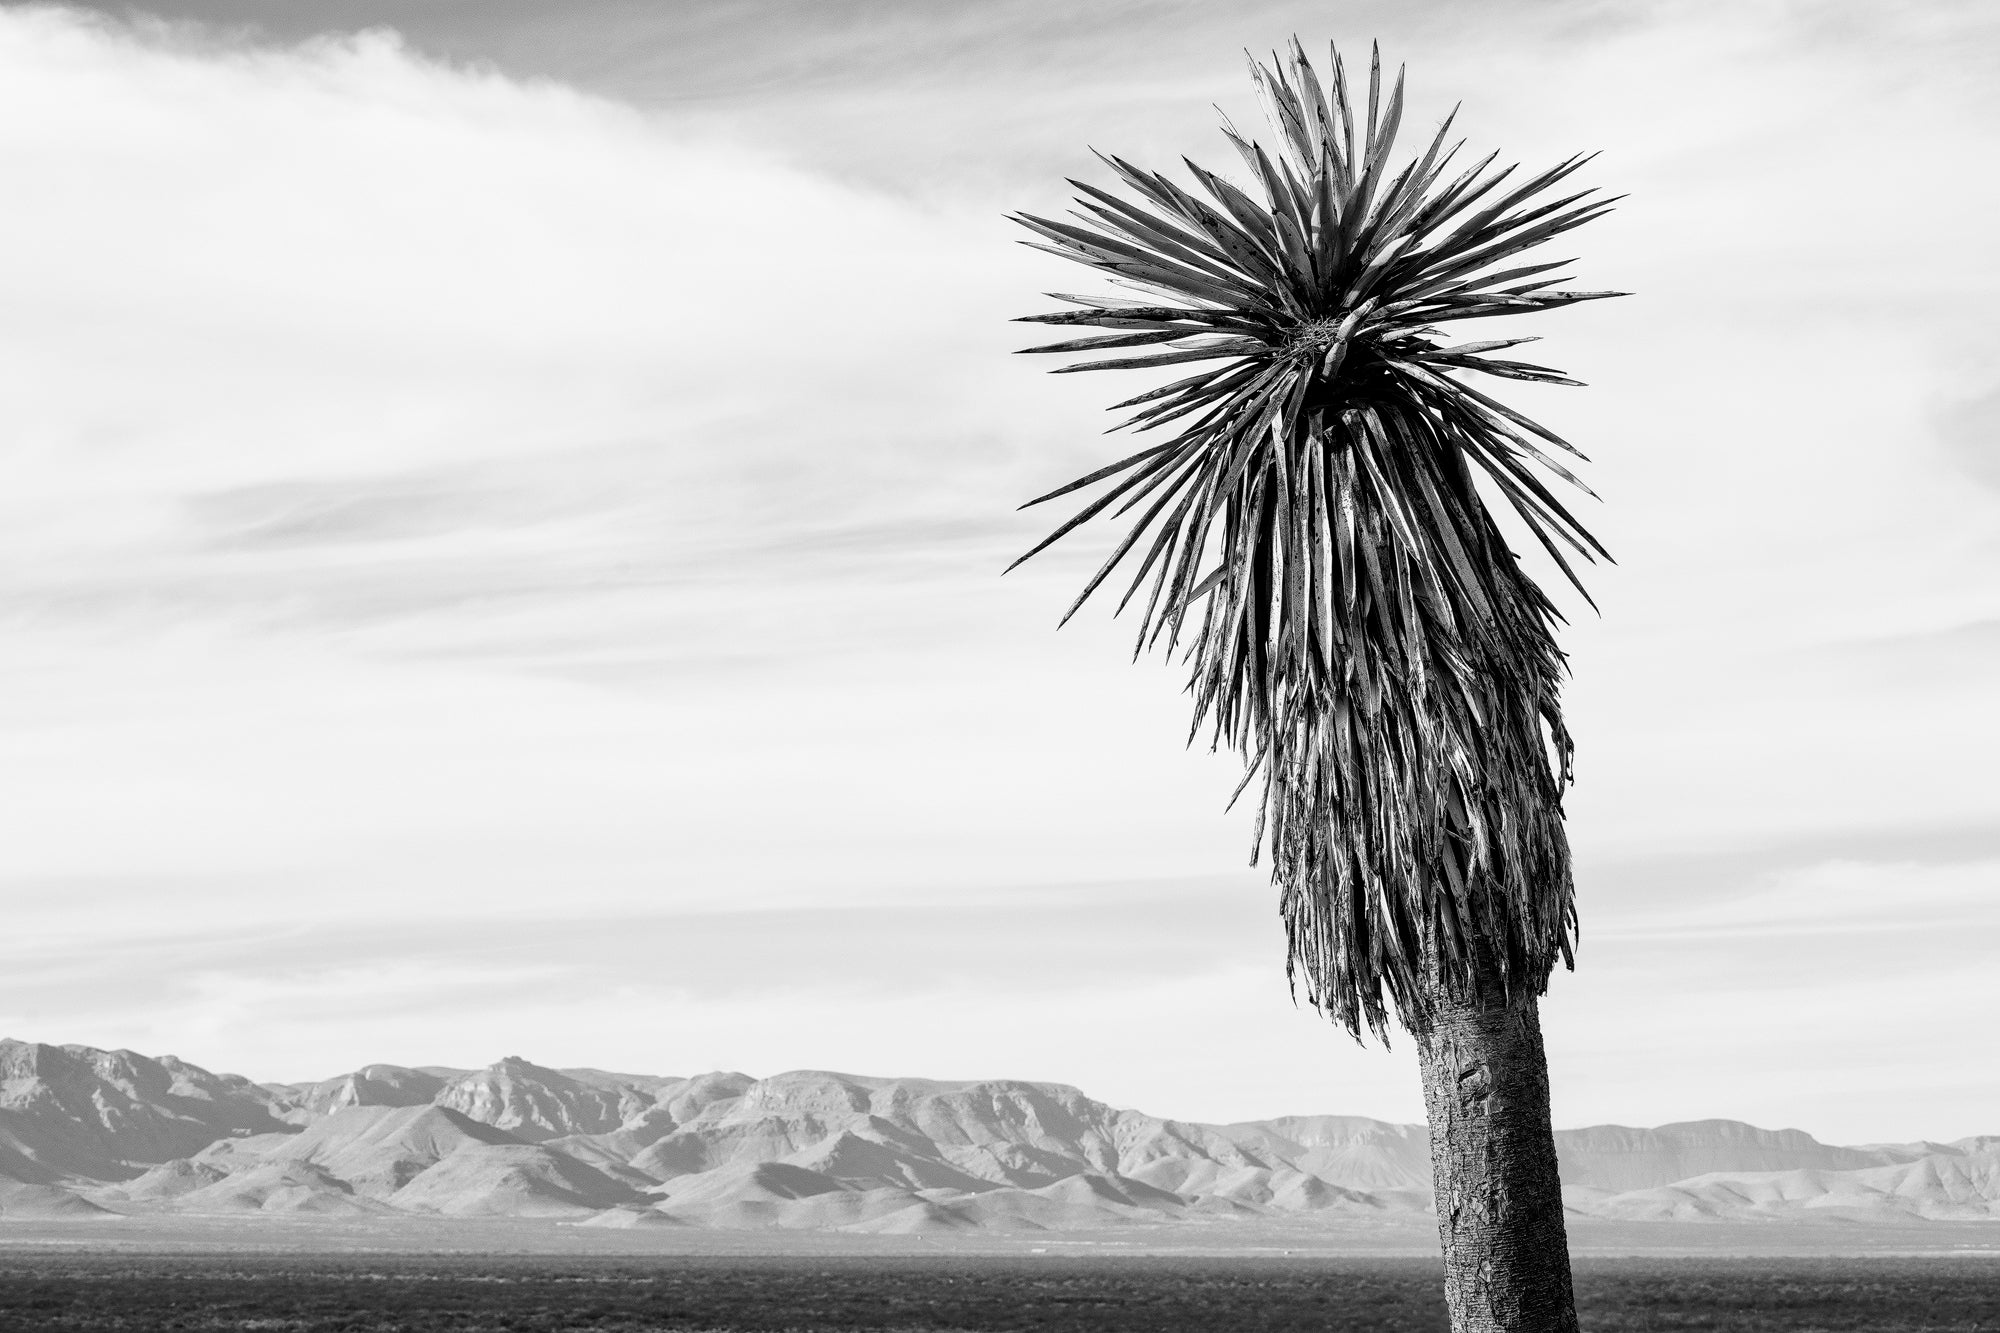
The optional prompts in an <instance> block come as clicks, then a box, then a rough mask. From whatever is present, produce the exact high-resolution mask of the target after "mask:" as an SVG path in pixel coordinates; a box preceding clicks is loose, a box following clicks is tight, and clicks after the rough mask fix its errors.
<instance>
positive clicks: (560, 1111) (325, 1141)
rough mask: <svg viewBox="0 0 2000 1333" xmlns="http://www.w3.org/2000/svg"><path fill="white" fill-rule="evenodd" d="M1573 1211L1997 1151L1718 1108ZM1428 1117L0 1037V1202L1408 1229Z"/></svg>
mask: <svg viewBox="0 0 2000 1333" xmlns="http://www.w3.org/2000/svg"><path fill="white" fill-rule="evenodd" d="M1557 1141H1558V1152H1559V1154H1560V1156H1561V1158H1562V1170H1563V1180H1564V1183H1565V1196H1566V1198H1567V1200H1568V1202H1569V1204H1570V1206H1571V1209H1572V1210H1573V1211H1574V1212H1577V1213H1581V1214H1584V1215H1589V1216H1597V1217H1605V1218H1615V1219H1622V1220H1628V1221H1706V1220H1745V1219H1776V1218H1791V1219H1799V1218H1814V1219H1824V1220H1830V1221H1831V1220H1842V1221H1870V1222H1898V1221H1937V1220H1954V1219H1967V1220H1993V1219H2000V1139H1997V1138H1991V1137H1987V1138H1977V1139H1965V1140H1960V1141H1958V1142H1957V1143H1949V1144H1939V1143H1914V1144H1886V1145H1881V1144H1878V1145H1869V1146H1865V1147H1837V1146H1833V1145H1828V1144H1822V1143H1820V1142H1818V1141H1817V1140H1815V1139H1813V1138H1812V1137H1811V1136H1809V1135H1807V1134H1804V1133H1802V1132H1800V1131H1798V1130H1765V1129H1758V1128H1756V1127H1754V1126H1751V1125H1745V1124H1741V1123H1739V1122H1735V1121H1727V1120H1711V1121H1698V1122H1690V1123H1685V1124H1677V1125H1664V1126H1660V1127H1658V1128H1653V1129H1634V1128H1627V1127H1623V1126H1615V1125H1600V1126H1594V1127H1591V1128H1587V1129H1577V1130H1564V1131H1559V1132H1558V1134H1557ZM1429 1208H1430V1166H1429V1157H1428V1148H1427V1141H1426V1137H1425V1131H1424V1128H1423V1127H1422V1126H1421V1125H1395V1124H1388V1123H1385V1122H1382V1121H1377V1120H1369V1119H1365V1118H1362V1117H1356V1116H1294V1117H1285V1118H1281V1119H1276V1120H1263V1121H1252V1122H1246V1123H1241V1124H1229V1125H1210V1124H1198V1123H1194V1122H1187V1121H1176V1120H1167V1119H1162V1118H1159V1117H1156V1116H1150V1115H1146V1114H1143V1113H1141V1112H1137V1111H1131V1110H1120V1109H1117V1108H1114V1107H1111V1106H1107V1105H1105V1104H1104V1103H1102V1102H1098V1101H1095V1100H1093V1099H1092V1098H1089V1097H1087V1096H1085V1095H1084V1094H1083V1093H1081V1092H1079V1091H1077V1090H1076V1089H1075V1088H1071V1087H1066V1086H1063V1085H1060V1084H1050V1083H1029V1082H1020V1081H1012V1080H993V1081H984V1082H938V1081H934V1080H925V1079H889V1078H866V1077H859V1076H855V1075H848V1074H836V1073H828V1072H822V1071H813V1070H799V1071H793V1072H790V1073H785V1074H778V1075H775V1076H773V1077H770V1078H764V1079H755V1078H751V1077H749V1076H748V1075H745V1074H737V1073H710V1074H703V1075H699V1076H697V1077H693V1078H667V1077H654V1076H647V1075H630V1074H614V1073H609V1072H606V1071H602V1070H591V1069H567V1070H558V1069H550V1068H545V1067H543V1066H540V1065H536V1064H533V1063H531V1062H530V1061H527V1060H524V1059H521V1058H519V1057H515V1056H510V1057H508V1058H506V1059H503V1060H501V1061H499V1062H498V1063H496V1064H494V1065H493V1066H491V1067H490V1068H487V1069H483V1070H459V1069H446V1068H437V1067H431V1068H424V1069H406V1068H402V1067H399V1066H394V1065H368V1066H365V1067H364V1068H362V1069H358V1070H355V1071H353V1072H352V1073H349V1074H345V1075H342V1076H340V1077H338V1078H333V1079H328V1080H325V1081H322V1082H318V1083H311V1084H300V1085H288V1084H257V1083H252V1082H250V1081H249V1080H248V1079H244V1078H240V1077H237V1076H234V1075H219V1074H212V1073H210V1072H208V1071H207V1070H204V1069H200V1068H198V1067H196V1066H194V1065H190V1064H187V1063H185V1062H184V1061H180V1060H177V1059H174V1058H173V1057H161V1058H158V1059H154V1058H150V1057H147V1056H142V1055H137V1054H134V1053H133V1052H130V1051H99V1050H94V1049H92V1048H89V1047H84V1046H60V1047H58V1046H45V1045H37V1044H33V1043H25V1042H15V1041H4V1042H0V1217H12V1218H60V1217H66V1216H97V1217H102V1216H103V1215H104V1214H106V1213H118V1214H187V1215H194V1214H244V1213H263V1214H326V1215H335V1216H348V1217H356V1218H365V1217H368V1216H371V1215H373V1216H383V1217H392V1216H397V1215H409V1214H417V1215H425V1216H435V1217H481V1216H484V1217H495V1216H499V1217H543V1218H556V1219H563V1220H568V1221H572V1222H575V1223H578V1224H581V1225H587V1226H602V1227H684V1226H702V1227H730V1228H832V1229H842V1230H850V1231H880V1232H901V1233H924V1232H933V1231H954V1230H968V1229H1000V1230H1036V1229H1083V1228H1099V1227H1107V1226H1128V1225H1139V1224H1155V1223H1167V1222H1175V1221H1193V1220H1208V1221H1223V1220H1227V1219H1231V1218H1254V1217H1265V1216H1273V1215H1297V1214H1302V1213H1324V1214H1331V1215H1337V1216H1343V1217H1347V1218H1350V1219H1353V1220H1356V1221H1366V1220H1381V1221H1394V1220H1399V1219H1400V1220H1403V1221H1411V1220H1421V1218H1422V1217H1423V1216H1424V1215H1425V1213H1426V1212H1427V1211H1428V1209H1429Z"/></svg>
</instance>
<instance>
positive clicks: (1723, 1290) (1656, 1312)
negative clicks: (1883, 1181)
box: [0, 1253, 2000, 1333]
mask: <svg viewBox="0 0 2000 1333" xmlns="http://www.w3.org/2000/svg"><path fill="white" fill-rule="evenodd" d="M1439 1281H1440V1278H1439V1268H1438V1264H1437V1262H1436V1261H1435V1260H1429V1259H1410V1258H1393V1257H1382V1258H1374V1257H1368V1258H1359V1257H1347V1258H1326V1257H1319V1258H1290V1259H1285V1258H1252V1257H1243V1258H1185V1257H1168V1256H1152V1257H1146V1256H1129V1257H1119V1258H1072V1257H1068V1256H1062V1255H1056V1256H1034V1257H1000V1256H972V1255H962V1256H944V1255H939V1256H935V1257H931V1256H906V1257H888V1256H869V1257H861V1256H850V1255H837V1256H820V1257H812V1256H794V1257H784V1258H779V1257H761V1258H760V1257H746V1256H714V1255H702V1256H688V1255H682V1256H660V1257H651V1258H638V1257H601V1256H576V1257H565V1258H548V1257H522V1256H475V1255H409V1254H381V1255H365V1254H347V1255H312V1256H297V1255H294V1256H267V1255H214V1254H210V1255H190V1254H177V1255H166V1254H160V1255H147V1254H124V1255H103V1254H94V1255H93V1254H46V1255H23V1254H18V1253H16V1254H8V1255H0V1330H4V1333H44V1331H48V1333H53V1331H54V1330H63V1331H64V1333H68V1331H69V1330H139V1329H177V1330H188V1331H189V1333H193V1331H194V1330H224V1329H228V1330H238V1329H242V1330H249V1329H260V1330H287V1331H288V1333H388V1331H389V1330H397V1331H398V1333H404V1331H407V1333H418V1331H419V1330H422V1331H423V1333H429V1331H430V1330H453V1333H486V1331H487V1330H492V1331H494V1333H499V1331H500V1330H507V1331H508V1333H553V1330H558V1329H562V1330H568V1329H588V1330H596V1331H597V1333H638V1331H639V1330H647V1331H648V1333H653V1331H662V1333H663V1331H664V1330H690V1331H691V1330H729V1331H730V1333H738V1331H743V1333H748V1331H750V1330H758V1331H759V1333H766V1331H775V1330H794V1331H797V1333H805V1331H807V1330H814V1331H816V1330H863V1329H881V1330H887V1329H896V1330H980V1331H982V1333H984V1331H987V1330H996V1331H997V1330H1014V1329H1035V1330H1050V1331H1051V1333H1070V1331H1072V1330H1073V1331H1074V1333H1084V1331H1085V1330H1088V1331H1089V1333H1139V1331H1140V1330H1146V1331H1147V1333H1151V1331H1152V1330H1162V1329H1189V1330H1196V1333H1237V1331H1238V1330H1241V1331H1242V1333H1266V1331H1270V1333H1276V1331H1277V1330H1294V1329H1298V1330H1304V1329H1312V1330H1315V1333H1326V1331H1327V1330H1357V1331H1358V1330H1376V1329H1385V1330H1391V1329H1392V1330H1432V1329H1435V1330H1443V1329H1445V1328H1446V1323H1445V1317H1444V1306H1443V1302H1442V1300H1441V1298H1440V1296H1439V1294H1438V1291H1439ZM1577 1287H1578V1298H1579V1300H1578V1304H1579V1309H1580V1313H1581V1315H1582V1320H1583V1326H1584V1328H1585V1329H1586V1330H1593V1331H1595V1333H1622V1331H1623V1330H1640V1329H1647V1330H1651V1329H1660V1330H1668V1329H1671V1330H1682V1329H1702V1330H1744V1333H1749V1330H1757V1331H1758V1333H1787V1331H1796V1333H1807V1331H1808V1330H1812V1331H1814V1333H1848V1331H1849V1330H1860V1329H1896V1330H1919V1329H1922V1330H1932V1331H1935V1333H1942V1331H1943V1330H1951V1333H1970V1331H1971V1330H1975V1329H1977V1330H1992V1331H2000V1257H1995V1256H1979V1257H1958V1258H1954V1257H1937V1256H1934V1257H1917V1258H1898V1257H1892V1256H1869V1257H1865V1258H1834V1259H1829V1258H1813V1259H1781V1258H1756V1259H1727V1258H1711V1257H1698V1258H1664V1257H1652V1258H1631V1259H1604V1258H1588V1257H1586V1258H1583V1259H1580V1260H1579V1261H1578V1263H1577Z"/></svg>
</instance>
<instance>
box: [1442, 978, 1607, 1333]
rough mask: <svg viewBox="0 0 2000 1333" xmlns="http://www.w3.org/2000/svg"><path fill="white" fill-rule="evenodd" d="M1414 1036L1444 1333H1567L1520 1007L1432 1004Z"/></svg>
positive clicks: (1560, 1233) (1526, 1000) (1533, 1065)
mask: <svg viewBox="0 0 2000 1333" xmlns="http://www.w3.org/2000/svg"><path fill="white" fill-rule="evenodd" d="M1431 1006H1432V1007H1431V1013H1430V1019H1429V1021H1428V1022H1427V1023H1425V1024H1424V1026H1423V1027H1422V1029H1421V1030H1419V1031H1418V1032H1417V1033H1416V1034H1415V1036H1416V1039H1417V1052H1418V1057H1419V1059H1420V1060H1421V1061H1422V1064H1423V1072H1424V1107H1425V1110H1426V1111H1427V1112H1428V1114H1429V1117H1430V1131H1431V1182H1432V1185H1433V1186H1434V1188H1435V1190H1436V1193H1437V1211H1438V1239H1439V1241H1440V1243H1441V1244H1442V1245H1443V1248H1444V1274H1445V1276H1444V1289H1445V1304H1446V1306H1447V1307H1448V1308H1449V1309H1450V1311H1451V1327H1452V1330H1453V1333H1502V1331H1503V1330H1504V1333H1576V1327H1577V1325H1576V1305H1575V1299H1574V1297H1573V1295H1572V1293H1571V1289H1570V1272H1569V1241H1568V1237H1567V1235H1566V1234H1565V1232H1564V1229H1563V1205H1562V1184H1561V1182H1560V1180H1559V1179H1558V1178H1557V1175H1556V1144H1555V1135H1554V1133H1553V1132H1552V1130H1551V1129H1550V1126H1549V1067H1548V1057H1547V1056H1546V1055H1545V1054H1544V1053H1543V1050H1542V1025H1541V1018H1540V1016H1539V1014H1538V1012H1537V1010H1536V1006H1535V999H1534V996H1532V995H1527V994H1521V993H1516V994H1515V995H1514V996H1513V997H1512V998H1511V999H1507V1000H1503V999H1502V998H1500V996H1499V995H1497V994H1489V995H1487V996H1486V997H1484V1003H1480V1002H1477V1001H1468V1000H1465V999H1463V998H1461V997H1452V996H1432V997H1431Z"/></svg>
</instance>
